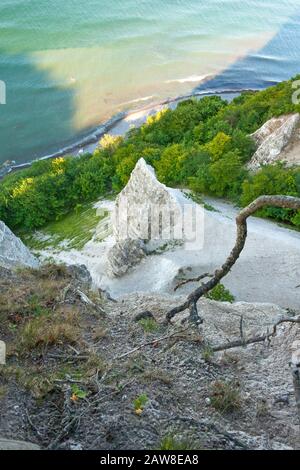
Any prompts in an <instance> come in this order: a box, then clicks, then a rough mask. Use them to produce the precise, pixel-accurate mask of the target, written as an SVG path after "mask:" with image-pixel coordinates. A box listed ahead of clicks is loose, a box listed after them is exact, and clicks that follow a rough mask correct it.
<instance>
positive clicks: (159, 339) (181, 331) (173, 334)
mask: <svg viewBox="0 0 300 470" xmlns="http://www.w3.org/2000/svg"><path fill="white" fill-rule="evenodd" d="M188 329H189V327H187V328H184V329H183V330H180V331H175V333H171V334H169V335H166V336H161V337H160V338H156V339H152V340H151V341H147V342H146V343H142V344H140V345H139V346H137V347H136V348H134V349H131V350H130V351H128V352H126V353H124V354H121V356H117V357H115V358H114V359H113V361H116V360H119V359H123V358H124V357H127V356H130V355H131V354H134V353H135V352H137V351H139V350H140V349H143V348H145V347H147V346H153V345H155V344H159V343H161V342H162V341H165V340H167V339H170V338H174V337H181V336H182V334H183V333H184V332H185V331H187V330H188Z"/></svg>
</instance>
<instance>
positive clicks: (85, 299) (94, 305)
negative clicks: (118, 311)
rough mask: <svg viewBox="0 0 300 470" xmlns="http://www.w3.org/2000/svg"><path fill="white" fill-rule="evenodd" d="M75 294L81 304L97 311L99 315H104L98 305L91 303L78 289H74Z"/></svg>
mask: <svg viewBox="0 0 300 470" xmlns="http://www.w3.org/2000/svg"><path fill="white" fill-rule="evenodd" d="M75 292H76V294H77V295H78V296H79V298H80V300H81V302H83V303H84V304H86V305H90V306H91V307H93V308H94V309H95V310H97V311H98V312H100V313H105V312H104V310H103V309H102V308H101V307H100V306H99V305H96V304H95V303H94V302H92V301H91V299H90V298H89V297H88V296H87V295H86V294H85V293H84V292H82V291H81V290H79V289H76V291H75Z"/></svg>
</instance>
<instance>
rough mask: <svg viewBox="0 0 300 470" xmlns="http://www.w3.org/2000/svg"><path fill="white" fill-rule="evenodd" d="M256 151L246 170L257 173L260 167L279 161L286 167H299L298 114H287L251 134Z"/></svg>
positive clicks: (299, 133)
mask: <svg viewBox="0 0 300 470" xmlns="http://www.w3.org/2000/svg"><path fill="white" fill-rule="evenodd" d="M252 138H253V139H254V140H255V142H256V144H257V150H256V152H255V154H254V155H253V157H252V159H251V160H250V162H249V164H248V169H249V170H252V171H257V170H259V169H260V167H261V166H262V165H269V164H272V163H276V162H279V161H282V162H284V163H285V164H286V165H287V166H292V165H300V114H298V113H296V114H288V115H284V116H280V117H279V118H273V119H270V120H269V121H267V122H266V123H265V124H264V125H263V126H262V127H261V128H260V129H258V131H256V132H255V133H254V134H252Z"/></svg>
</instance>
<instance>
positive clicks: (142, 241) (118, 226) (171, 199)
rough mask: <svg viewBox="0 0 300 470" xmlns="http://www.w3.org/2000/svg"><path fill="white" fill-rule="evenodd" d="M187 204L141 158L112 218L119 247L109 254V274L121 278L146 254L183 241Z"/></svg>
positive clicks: (117, 203)
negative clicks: (159, 179) (177, 241)
mask: <svg viewBox="0 0 300 470" xmlns="http://www.w3.org/2000/svg"><path fill="white" fill-rule="evenodd" d="M186 203H189V204H190V205H191V201H188V200H187V199H185V198H184V196H183V195H182V193H180V192H179V191H177V190H174V189H171V188H168V187H167V186H165V185H164V184H162V183H160V182H159V181H158V180H157V178H156V175H155V171H154V169H153V168H152V167H151V166H149V165H147V163H146V162H145V160H144V159H143V158H141V159H140V160H139V161H138V162H137V164H136V167H135V168H134V170H133V172H132V174H131V177H130V180H129V182H128V184H127V186H126V187H125V188H124V189H123V191H121V193H120V194H119V196H118V197H117V199H116V204H115V209H114V213H113V218H112V219H113V233H114V237H115V240H116V244H115V245H114V246H113V247H112V248H111V250H110V251H109V252H108V258H107V259H108V261H107V273H108V275H109V276H111V277H112V276H117V277H119V276H122V275H124V274H125V273H127V272H128V271H129V269H131V268H132V267H133V266H135V265H137V264H138V263H140V261H141V260H142V259H143V258H144V257H145V256H146V254H147V253H149V252H150V253H151V252H153V251H155V250H158V249H159V248H162V247H166V246H167V245H168V244H169V243H170V244H171V243H172V242H174V240H182V239H183V238H184V233H183V224H182V217H183V210H184V204H186Z"/></svg>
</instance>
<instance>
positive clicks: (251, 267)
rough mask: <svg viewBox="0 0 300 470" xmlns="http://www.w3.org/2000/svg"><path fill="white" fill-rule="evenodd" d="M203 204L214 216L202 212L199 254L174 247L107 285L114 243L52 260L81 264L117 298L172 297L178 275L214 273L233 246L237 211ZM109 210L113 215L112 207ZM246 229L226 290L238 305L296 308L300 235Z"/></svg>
mask: <svg viewBox="0 0 300 470" xmlns="http://www.w3.org/2000/svg"><path fill="white" fill-rule="evenodd" d="M206 201H207V202H208V203H209V204H211V205H212V206H213V207H214V208H215V209H216V210H217V211H218V212H213V211H207V210H205V215H204V243H203V246H202V247H200V249H198V250H190V251H189V250H186V249H184V247H177V248H175V249H172V250H170V251H166V252H165V253H163V254H160V255H151V256H148V257H147V258H146V259H145V261H144V262H143V263H142V264H141V265H140V266H138V267H137V268H136V269H135V270H134V271H132V272H130V273H129V274H127V275H126V276H124V277H123V278H121V279H109V278H107V276H106V275H105V260H106V254H107V251H108V249H109V247H110V246H112V244H113V243H114V240H113V237H112V236H110V237H108V238H107V239H106V240H104V241H103V242H101V243H99V242H96V241H94V240H92V241H90V242H89V243H87V245H86V246H85V247H84V249H83V250H82V251H81V252H78V251H75V250H72V251H66V252H60V253H58V254H54V255H53V257H54V258H55V259H56V260H58V261H63V262H66V263H81V264H85V265H86V266H87V267H88V269H89V270H90V271H91V274H92V276H93V279H94V282H95V284H96V285H97V286H100V287H101V288H105V289H107V290H109V291H110V293H111V295H112V296H114V297H116V298H117V297H121V296H123V295H124V294H128V293H131V292H148V293H150V292H156V293H172V292H173V289H174V285H175V281H174V278H175V277H176V275H177V274H178V271H179V270H180V269H182V268H183V269H188V271H187V275H188V277H190V276H192V277H193V276H194V275H198V274H201V273H204V272H213V271H214V269H215V268H217V267H219V266H220V265H221V264H222V263H223V262H224V261H225V259H226V257H227V256H228V254H229V252H230V250H231V249H232V247H233V245H234V242H235V230H236V226H235V216H236V214H237V212H238V209H236V208H235V207H233V206H232V205H231V204H229V203H227V202H224V201H220V200H215V199H211V198H206ZM105 204H106V202H105V201H104V202H102V203H101V205H103V206H104V207H105ZM108 204H109V209H112V203H111V202H108ZM248 228H249V230H248V232H249V234H248V238H247V243H246V247H245V249H244V251H243V252H242V255H241V257H240V259H239V260H238V261H237V263H236V265H235V266H234V268H233V269H232V271H231V273H230V274H229V275H228V276H227V277H226V278H225V279H224V284H225V285H226V287H228V288H229V289H230V290H231V292H232V293H233V294H234V295H235V297H236V299H237V300H238V301H247V302H270V303H275V304H278V305H280V306H282V307H289V308H299V307H300V288H297V287H296V286H298V285H299V284H300V233H299V232H296V231H293V230H289V229H286V228H283V227H280V226H278V225H277V224H275V223H272V222H269V221H265V220H262V219H258V218H254V217H251V218H250V219H249V222H248ZM47 256H49V252H47ZM192 288H193V285H191V284H190V285H189V286H186V287H184V288H182V289H180V290H179V291H178V292H177V294H176V295H182V294H184V293H188V292H190V291H191V289H192ZM174 295H175V294H174Z"/></svg>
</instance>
